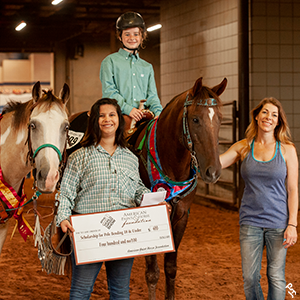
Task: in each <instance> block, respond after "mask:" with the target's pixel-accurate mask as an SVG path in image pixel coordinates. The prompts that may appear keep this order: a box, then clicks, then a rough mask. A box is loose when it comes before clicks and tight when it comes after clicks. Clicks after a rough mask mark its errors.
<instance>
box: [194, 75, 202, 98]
mask: <svg viewBox="0 0 300 300" xmlns="http://www.w3.org/2000/svg"><path fill="white" fill-rule="evenodd" d="M201 88H202V77H200V78H198V79H197V81H196V82H195V84H194V86H193V88H192V97H195V96H196V94H197V92H198V91H199V90H200V89H201Z"/></svg>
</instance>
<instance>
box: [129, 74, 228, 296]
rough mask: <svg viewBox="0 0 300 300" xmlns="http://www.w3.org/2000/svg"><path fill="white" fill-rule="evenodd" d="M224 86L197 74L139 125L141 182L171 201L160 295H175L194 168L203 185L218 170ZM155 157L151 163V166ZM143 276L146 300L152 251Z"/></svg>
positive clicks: (155, 272)
mask: <svg viewBox="0 0 300 300" xmlns="http://www.w3.org/2000/svg"><path fill="white" fill-rule="evenodd" d="M226 85H227V79H226V78H224V80H223V81H222V82H221V83H220V84H219V85H216V86H214V87H213V88H208V87H206V86H204V85H202V78H199V79H198V80H197V81H196V82H195V84H194V86H193V87H192V88H191V89H189V90H188V91H186V92H184V93H181V94H180V95H178V96H176V97H174V98H173V99H172V100H171V101H170V102H169V103H168V104H167V105H166V106H165V108H164V109H163V111H162V113H161V114H160V116H159V117H158V119H157V120H156V122H154V123H153V125H152V129H151V130H149V127H148V128H147V129H144V130H143V132H141V133H140V134H139V137H138V139H137V141H136V143H135V145H134V148H135V149H136V151H135V152H136V153H137V154H138V155H139V157H140V160H139V161H140V175H141V178H142V180H143V182H144V183H145V185H146V186H147V187H149V188H151V190H152V191H156V190H158V189H159V188H164V189H165V190H167V199H166V201H168V202H169V203H170V204H171V205H172V214H171V225H172V231H173V238H174V244H175V250H176V251H175V252H171V253H165V254H164V273H165V299H168V300H173V299H175V278H176V272H177V254H178V248H179V245H180V242H181V239H182V237H183V234H184V231H185V228H186V225H187V222H188V214H189V208H190V206H191V204H192V202H193V199H194V196H195V193H196V184H195V183H197V179H196V177H195V174H194V175H193V173H192V172H191V171H192V169H195V170H196V172H198V173H199V174H200V176H201V178H202V180H203V181H204V182H205V183H215V182H216V181H217V180H218V179H219V177H220V174H221V165H220V161H219V149H218V135H219V129H220V125H221V120H222V114H221V111H220V107H221V100H220V98H219V96H220V95H221V94H222V93H223V92H224V90H225V88H226ZM145 131H148V134H147V132H145ZM145 134H146V135H145ZM143 137H145V138H144V141H142V140H143ZM141 141H142V143H141ZM141 144H142V146H141ZM155 155H156V161H154V166H153V165H152V166H151V161H153V160H154V159H153V157H154V156H155ZM149 158H150V159H149ZM153 169H154V170H155V169H157V170H159V172H158V173H159V174H158V173H157V172H156V173H157V174H158V176H157V174H155V172H154V173H153ZM152 173H153V174H152ZM193 181H194V182H193ZM183 184H185V185H186V189H185V190H181V191H180V190H179V192H178V190H177V192H176V187H177V188H178V187H181V186H182V185H183ZM172 189H173V191H172ZM174 191H175V192H174ZM145 275H146V281H147V285H148V292H149V295H148V296H149V299H150V300H154V299H156V285H157V282H158V279H159V267H158V264H157V257H156V255H151V256H146V272H145Z"/></svg>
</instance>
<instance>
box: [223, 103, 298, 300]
mask: <svg viewBox="0 0 300 300" xmlns="http://www.w3.org/2000/svg"><path fill="white" fill-rule="evenodd" d="M251 117H252V120H251V123H250V125H249V126H248V128H247V130H246V134H245V136H246V138H245V139H243V140H241V141H238V142H237V143H235V144H233V145H232V146H231V147H230V148H229V149H228V150H227V151H226V152H225V153H223V154H222V155H220V162H221V164H222V168H223V169H224V168H227V167H228V166H230V165H232V164H234V163H235V162H237V161H238V160H241V161H242V163H241V170H240V171H241V175H242V177H243V179H244V181H245V188H244V193H243V197H242V202H241V207H240V222H239V223H240V246H241V257H242V269H243V278H244V292H245V296H246V299H247V300H255V299H264V296H263V292H262V289H261V285H260V278H261V276H260V270H261V261H262V254H263V249H264V247H266V251H267V277H268V284H269V291H268V298H267V299H268V300H284V299H285V287H286V282H285V260H286V252H287V248H289V247H291V246H293V245H294V244H295V243H296V242H297V214H298V158H297V152H296V148H295V146H294V144H293V143H292V142H291V138H290V130H289V126H288V123H287V120H286V116H285V113H284V111H283V108H282V106H281V104H280V102H279V101H278V100H277V99H275V98H265V99H263V100H262V101H261V102H260V103H259V104H258V106H257V107H255V108H254V109H253V110H252V111H251Z"/></svg>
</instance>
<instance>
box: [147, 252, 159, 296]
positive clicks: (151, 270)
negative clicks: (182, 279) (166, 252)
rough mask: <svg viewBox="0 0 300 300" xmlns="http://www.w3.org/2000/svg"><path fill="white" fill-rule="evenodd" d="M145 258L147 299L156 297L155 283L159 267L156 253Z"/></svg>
mask: <svg viewBox="0 0 300 300" xmlns="http://www.w3.org/2000/svg"><path fill="white" fill-rule="evenodd" d="M145 259H146V271H145V275H146V282H147V286H148V296H149V300H155V299H156V293H155V292H156V285H157V282H158V279H159V267H158V264H157V257H156V255H149V256H146V257H145Z"/></svg>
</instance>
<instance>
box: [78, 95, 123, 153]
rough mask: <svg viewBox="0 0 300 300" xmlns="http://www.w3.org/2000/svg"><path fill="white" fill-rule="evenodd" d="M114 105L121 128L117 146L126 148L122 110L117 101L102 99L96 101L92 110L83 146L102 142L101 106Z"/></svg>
mask: <svg viewBox="0 0 300 300" xmlns="http://www.w3.org/2000/svg"><path fill="white" fill-rule="evenodd" d="M105 104H108V105H113V106H114V107H115V108H116V111H117V113H118V117H119V127H118V129H117V131H116V138H115V144H117V145H118V146H121V147H123V148H124V147H126V142H125V139H124V129H125V121H124V117H123V115H122V112H121V108H120V106H119V104H118V102H117V100H115V99H109V98H102V99H99V100H97V101H96V103H95V104H94V105H93V106H92V108H91V110H90V117H89V120H88V125H87V129H86V132H85V135H84V138H83V140H82V141H81V145H82V146H83V147H88V146H91V145H98V144H99V143H100V140H101V130H100V128H99V117H100V106H101V105H105Z"/></svg>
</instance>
